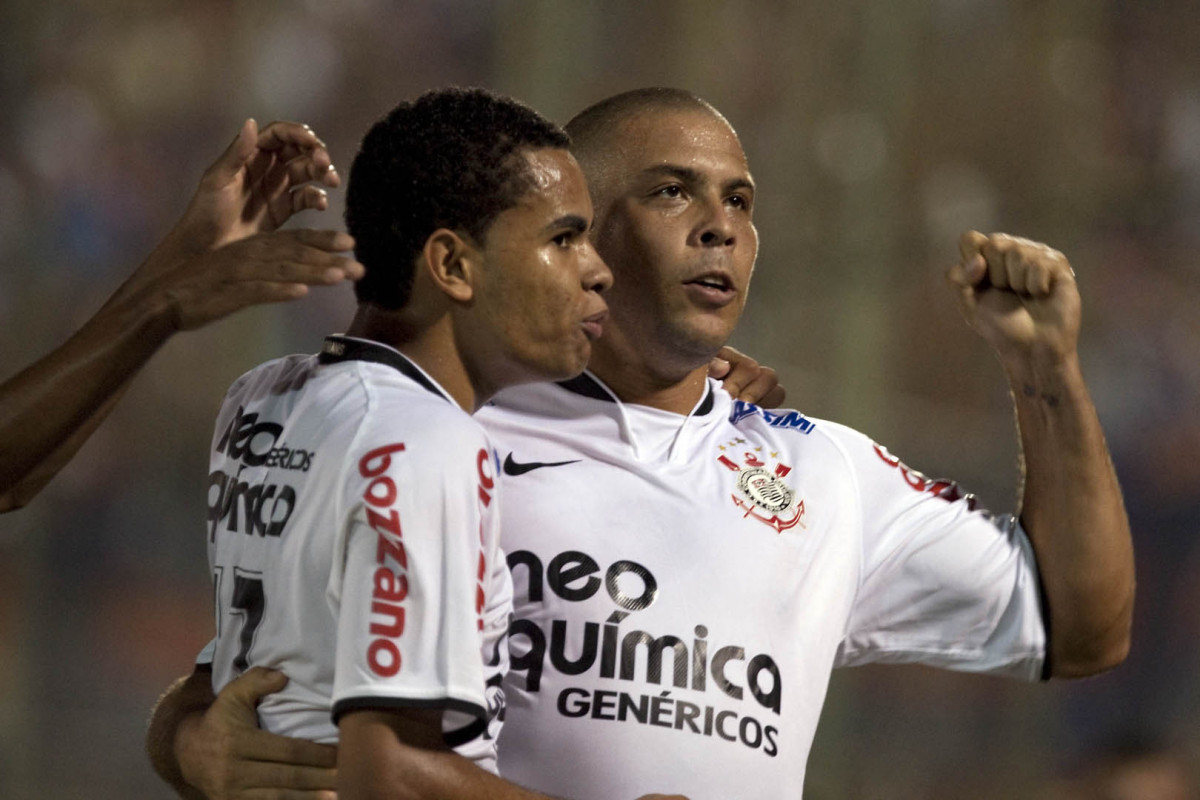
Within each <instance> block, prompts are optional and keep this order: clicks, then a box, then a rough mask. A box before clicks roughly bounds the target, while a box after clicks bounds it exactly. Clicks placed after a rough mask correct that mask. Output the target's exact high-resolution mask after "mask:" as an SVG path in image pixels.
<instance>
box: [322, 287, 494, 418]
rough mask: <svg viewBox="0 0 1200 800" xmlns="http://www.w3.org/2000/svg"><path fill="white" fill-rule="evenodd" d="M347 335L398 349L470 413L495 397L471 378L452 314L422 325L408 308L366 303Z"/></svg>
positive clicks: (360, 309) (356, 314) (351, 324)
mask: <svg viewBox="0 0 1200 800" xmlns="http://www.w3.org/2000/svg"><path fill="white" fill-rule="evenodd" d="M346 335H347V336H355V337H358V338H360V339H370V340H372V341H376V342H380V343H382V344H386V345H388V346H390V347H394V348H396V349H397V350H399V351H400V352H401V353H403V354H404V355H405V356H406V357H408V358H409V359H410V360H411V361H412V362H413V363H414V364H416V365H417V366H419V367H420V368H421V369H423V370H425V371H426V372H427V373H429V375H430V376H431V377H432V378H433V379H434V380H435V381H437V382H438V383H439V384H441V386H442V388H443V389H445V390H446V392H447V393H448V394H449V395H450V397H451V398H452V399H453V400H454V402H456V403H458V405H459V407H460V408H462V409H463V410H464V411H466V412H467V413H468V414H473V413H475V411H477V410H478V409H479V407H480V406H481V405H483V404H484V403H486V402H487V400H488V397H489V396H490V394H491V392H486V391H483V390H482V389H481V388H480V387H479V386H477V385H476V383H475V382H474V381H473V380H472V379H471V375H470V373H469V371H468V369H467V367H466V364H465V363H464V361H463V357H462V355H461V354H460V353H459V351H458V347H457V346H456V344H455V340H454V334H453V327H452V325H451V322H450V318H449V315H444V316H442V317H441V318H439V319H437V320H435V321H433V322H429V323H425V324H422V322H418V321H416V320H414V319H413V318H412V317H411V316H410V315H409V314H408V313H406V311H405V310H404V309H401V310H399V311H390V310H388V309H383V308H379V307H378V306H373V305H370V304H366V303H364V304H362V305H360V306H359V307H358V311H357V312H356V313H355V315H354V321H353V322H351V323H350V328H349V329H348V330H347V331H346Z"/></svg>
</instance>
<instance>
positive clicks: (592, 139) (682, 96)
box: [564, 86, 729, 197]
mask: <svg viewBox="0 0 1200 800" xmlns="http://www.w3.org/2000/svg"><path fill="white" fill-rule="evenodd" d="M679 111H699V112H702V113H707V114H712V115H713V116H715V117H717V118H718V119H720V120H721V121H723V122H725V124H727V125H728V124H729V123H728V120H726V119H725V117H723V116H722V115H721V112H719V111H717V109H715V108H713V106H712V104H710V103H709V102H708V101H706V100H704V99H703V98H701V97H698V96H697V95H695V94H693V93H691V92H689V91H687V90H686V89H675V88H671V87H663V86H653V87H647V88H644V89H633V90H632V91H628V92H622V93H621V94H617V95H613V96H612V97H609V98H607V99H605V100H601V101H600V102H598V103H594V104H592V105H590V106H588V107H587V108H585V109H584V110H583V111H580V112H579V113H578V114H576V115H575V116H574V117H573V118H572V119H571V121H570V122H568V123H567V124H566V125H565V126H564V128H565V129H566V131H567V134H568V135H569V136H570V137H571V153H572V154H573V155H574V156H575V158H576V160H578V161H579V165H580V166H581V167H583V171H584V173H585V174H586V175H587V178H588V183H589V185H591V187H592V194H593V197H597V196H603V195H605V194H607V192H606V190H605V187H606V185H607V183H608V180H607V178H608V177H609V167H610V166H611V162H612V161H613V158H614V156H615V155H617V154H618V153H619V152H620V151H621V150H622V149H623V148H624V147H625V146H626V143H625V141H624V139H625V137H624V136H623V135H622V134H623V133H624V129H625V127H626V126H625V123H627V122H628V121H630V120H632V119H634V118H637V117H641V116H645V115H649V114H657V113H663V112H679Z"/></svg>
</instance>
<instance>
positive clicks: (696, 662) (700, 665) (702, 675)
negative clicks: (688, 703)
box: [692, 625, 708, 692]
mask: <svg viewBox="0 0 1200 800" xmlns="http://www.w3.org/2000/svg"><path fill="white" fill-rule="evenodd" d="M695 633H696V638H695V639H694V640H692V688H693V689H695V690H696V691H698V692H703V691H704V690H705V689H706V688H707V683H708V680H707V679H708V663H707V662H708V642H707V641H705V639H704V637H705V636H708V628H706V627H704V626H703V625H697V626H696V631H695Z"/></svg>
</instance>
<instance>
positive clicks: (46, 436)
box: [0, 298, 174, 511]
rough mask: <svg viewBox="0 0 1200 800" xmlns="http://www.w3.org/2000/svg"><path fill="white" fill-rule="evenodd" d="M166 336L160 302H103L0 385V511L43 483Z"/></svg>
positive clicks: (15, 504) (168, 330) (168, 332)
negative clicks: (41, 355) (52, 348)
mask: <svg viewBox="0 0 1200 800" xmlns="http://www.w3.org/2000/svg"><path fill="white" fill-rule="evenodd" d="M173 330H174V328H173V327H172V325H171V321H170V319H169V315H168V314H167V313H166V309H165V306H164V305H162V304H154V303H150V302H144V303H138V302H136V301H135V300H134V299H133V298H129V299H127V300H125V301H123V302H116V303H114V302H110V303H109V304H107V305H106V306H105V307H104V309H102V310H101V312H100V313H98V314H97V315H96V316H95V317H93V318H92V319H91V320H89V321H88V322H87V324H85V325H84V326H83V328H81V329H80V330H79V331H78V332H77V333H75V335H73V336H72V337H71V338H70V339H68V340H67V342H66V343H64V344H63V345H62V346H61V347H59V348H58V349H57V350H55V351H54V352H52V353H50V354H49V355H47V356H46V357H45V358H43V359H41V360H40V361H38V362H36V363H35V364H33V365H32V366H30V367H29V368H27V369H26V370H24V371H23V372H21V373H19V374H18V375H16V376H15V377H13V378H12V379H10V380H8V381H6V382H5V383H4V384H3V385H0V511H9V510H12V509H15V508H20V507H21V506H22V505H24V504H25V503H27V502H28V501H29V500H30V499H32V497H33V496H34V495H36V494H37V492H38V491H39V490H40V489H41V488H42V487H43V486H44V485H45V484H46V483H48V482H49V480H50V479H51V478H52V477H53V476H54V475H55V474H56V473H57V472H58V470H59V469H61V468H62V466H63V465H64V464H66V463H67V461H68V460H70V458H71V456H73V455H74V454H75V452H76V451H78V450H79V448H80V447H81V446H82V445H83V442H84V441H86V440H87V437H88V435H90V434H91V432H92V431H93V430H95V428H96V427H97V426H98V425H99V424H100V422H101V421H102V420H103V419H104V417H105V416H107V414H108V412H109V411H110V410H111V408H112V406H113V405H114V404H115V400H116V398H117V397H118V396H119V395H120V393H121V392H122V391H123V390H124V387H125V386H126V385H127V383H128V382H129V380H130V378H132V376H133V375H134V374H135V373H136V372H137V371H138V369H140V368H141V367H142V366H143V365H144V364H145V363H146V361H147V360H149V358H150V357H151V356H152V355H153V354H154V353H155V352H156V351H157V350H158V349H159V348H160V347H161V346H162V344H163V343H164V342H165V341H166V340H167V338H169V336H170V335H171V333H172V332H173Z"/></svg>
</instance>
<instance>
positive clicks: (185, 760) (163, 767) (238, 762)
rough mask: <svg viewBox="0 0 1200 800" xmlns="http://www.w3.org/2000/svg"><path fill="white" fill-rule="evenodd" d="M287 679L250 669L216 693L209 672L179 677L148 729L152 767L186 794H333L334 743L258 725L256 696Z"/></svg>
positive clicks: (233, 798) (245, 797) (237, 798)
mask: <svg viewBox="0 0 1200 800" xmlns="http://www.w3.org/2000/svg"><path fill="white" fill-rule="evenodd" d="M286 685H287V677H286V676H284V674H283V673H281V672H277V671H275V670H268V669H263V668H262V667H253V668H251V669H249V670H247V672H246V673H245V674H244V675H242V676H241V677H239V678H238V679H237V680H235V681H232V682H231V683H230V684H229V685H228V686H226V687H225V688H224V689H223V690H222V691H221V694H220V695H219V696H218V697H215V698H214V697H213V693H212V673H210V672H208V671H207V670H196V671H195V672H193V673H192V674H191V675H188V676H187V677H185V678H180V679H179V680H177V681H176V682H175V683H173V684H172V685H171V686H170V688H168V689H167V691H166V692H165V693H164V694H163V696H162V697H161V698H160V699H159V701H158V704H157V705H156V706H155V708H154V712H153V715H152V717H151V720H150V726H149V729H148V730H147V732H146V752H147V754H148V755H149V756H150V763H151V765H152V766H153V767H154V771H155V772H157V773H158V776H159V777H160V778H162V779H163V780H164V781H166V782H167V783H168V784H169V785H170V786H171V788H173V789H174V790H175V791H176V792H177V793H178V794H179V795H180V796H181V797H184V798H188V800H196V799H197V798H206V797H207V798H211V799H212V800H250V799H251V798H254V797H260V798H261V797H268V796H270V797H280V798H291V799H292V800H335V798H336V797H337V793H336V791H335V789H336V780H337V771H336V769H335V768H334V767H335V765H336V763H337V748H335V747H331V746H330V745H324V744H318V743H316V742H310V741H306V740H304V739H291V738H288V737H286V736H276V735H275V734H271V733H267V732H266V731H263V730H260V729H259V727H258V716H257V715H256V713H255V707H256V706H257V705H258V701H259V700H261V699H262V698H263V697H264V696H265V695H268V694H270V693H272V692H278V691H279V690H280V689H282V688H283V687H284V686H286Z"/></svg>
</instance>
